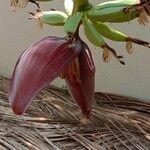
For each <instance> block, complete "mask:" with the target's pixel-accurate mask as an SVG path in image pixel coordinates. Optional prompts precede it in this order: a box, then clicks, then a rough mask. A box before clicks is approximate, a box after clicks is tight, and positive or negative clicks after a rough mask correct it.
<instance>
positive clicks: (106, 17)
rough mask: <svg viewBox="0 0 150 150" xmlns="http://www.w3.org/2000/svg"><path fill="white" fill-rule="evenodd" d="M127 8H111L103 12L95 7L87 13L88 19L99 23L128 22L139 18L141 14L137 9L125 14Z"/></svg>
mask: <svg viewBox="0 0 150 150" xmlns="http://www.w3.org/2000/svg"><path fill="white" fill-rule="evenodd" d="M126 8H127V7H109V8H105V9H101V10H97V9H95V8H94V7H93V8H92V9H90V10H89V11H87V15H88V17H90V18H92V19H93V20H95V21H99V22H112V23H113V22H114V23H121V22H128V21H130V20H133V19H135V18H137V17H138V15H139V13H138V12H137V11H136V9H132V10H130V11H129V12H125V9H126Z"/></svg>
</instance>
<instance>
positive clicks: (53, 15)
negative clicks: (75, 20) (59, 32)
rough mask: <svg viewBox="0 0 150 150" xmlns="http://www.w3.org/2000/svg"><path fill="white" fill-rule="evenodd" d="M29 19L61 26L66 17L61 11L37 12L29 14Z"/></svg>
mask: <svg viewBox="0 0 150 150" xmlns="http://www.w3.org/2000/svg"><path fill="white" fill-rule="evenodd" d="M30 14H31V19H36V20H38V21H40V22H41V23H45V24H49V25H53V26H63V25H64V24H65V22H66V20H67V18H68V16H67V15H66V14H65V13H64V12H62V11H39V12H38V13H36V14H34V13H30Z"/></svg>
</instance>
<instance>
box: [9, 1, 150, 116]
mask: <svg viewBox="0 0 150 150" xmlns="http://www.w3.org/2000/svg"><path fill="white" fill-rule="evenodd" d="M44 1H45V2H48V1H52V0H11V7H25V6H27V4H28V2H32V3H35V4H36V5H37V7H38V9H37V10H36V12H35V13H33V12H30V15H31V16H30V19H33V20H36V21H37V22H38V23H40V25H41V26H43V24H48V25H52V26H63V28H64V32H65V33H66V36H65V37H63V38H60V37H53V36H49V37H46V38H43V39H42V40H40V41H39V42H36V43H34V44H33V45H31V46H30V47H29V48H27V49H26V50H25V51H24V52H23V53H22V54H21V55H20V57H19V59H18V61H17V64H16V66H15V69H14V72H13V75H12V80H11V85H10V92H9V101H10V105H11V108H12V109H13V111H14V112H15V113H16V114H19V115H20V114H22V113H24V112H25V110H26V109H27V106H28V105H29V104H30V102H31V100H32V99H33V97H34V96H35V95H36V94H37V93H38V92H39V91H40V90H41V89H42V88H44V87H45V86H46V85H48V84H49V83H51V82H52V81H53V80H54V79H55V78H57V77H60V78H62V79H64V80H65V81H66V84H67V87H68V89H69V92H70V94H71V96H72V98H73V99H74V101H75V102H76V103H77V105H78V106H79V108H80V109H81V111H82V113H83V114H84V115H85V117H87V118H89V117H90V114H91V110H92V103H93V100H94V85H95V66H94V63H93V59H92V54H91V51H90V48H89V47H88V45H87V44H86V43H85V42H84V41H83V40H82V39H81V38H80V35H79V29H80V26H83V29H84V33H85V36H86V37H87V39H88V40H89V42H91V43H92V44H93V45H95V46H96V47H99V48H101V49H102V58H103V60H104V62H108V61H109V59H110V56H111V55H113V56H114V58H115V59H116V60H117V61H118V62H119V63H120V64H122V65H125V62H124V61H123V56H122V55H118V54H117V53H116V51H115V49H114V48H112V47H111V46H110V45H109V44H108V43H107V42H106V41H105V40H104V38H107V39H110V40H113V41H116V42H126V49H127V52H128V53H132V52H133V51H132V43H136V44H139V45H142V46H145V47H147V48H150V43H149V42H147V41H144V40H141V39H137V38H134V37H130V36H129V35H127V34H125V33H122V32H121V31H118V30H116V29H114V28H112V27H110V26H108V25H106V24H105V23H124V22H129V21H131V20H134V19H137V20H138V22H139V23H140V24H141V25H146V24H147V23H148V22H149V16H150V0H113V1H107V2H103V3H100V4H97V5H93V4H92V3H91V2H89V0H64V8H65V11H66V12H62V11H57V10H55V9H52V10H50V11H43V10H41V9H40V5H39V3H38V2H44Z"/></svg>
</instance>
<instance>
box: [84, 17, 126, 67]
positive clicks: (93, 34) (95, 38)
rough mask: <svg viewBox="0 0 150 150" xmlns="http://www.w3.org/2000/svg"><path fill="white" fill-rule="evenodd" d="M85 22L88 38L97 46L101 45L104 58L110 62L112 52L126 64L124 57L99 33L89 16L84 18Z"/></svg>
mask: <svg viewBox="0 0 150 150" xmlns="http://www.w3.org/2000/svg"><path fill="white" fill-rule="evenodd" d="M83 24H84V32H85V35H86V37H87V39H88V40H89V41H90V42H91V43H92V44H93V45H95V46H97V47H101V48H102V49H103V60H104V61H105V62H108V60H109V58H110V54H112V55H113V56H114V57H115V58H116V59H117V60H118V61H119V62H120V63H121V64H123V65H124V64H125V63H124V62H123V61H122V60H121V59H122V58H123V57H122V56H120V55H117V53H116V51H115V50H114V49H113V48H111V47H110V46H109V45H108V44H107V43H106V42H105V41H104V39H103V37H102V36H101V34H99V33H98V31H97V30H96V28H95V26H94V25H93V24H92V22H91V21H90V20H88V19H87V17H84V18H83Z"/></svg>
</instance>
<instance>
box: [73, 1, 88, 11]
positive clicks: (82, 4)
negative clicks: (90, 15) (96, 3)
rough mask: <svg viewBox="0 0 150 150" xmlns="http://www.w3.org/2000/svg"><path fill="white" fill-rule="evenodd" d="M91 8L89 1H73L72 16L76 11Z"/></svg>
mask: <svg viewBox="0 0 150 150" xmlns="http://www.w3.org/2000/svg"><path fill="white" fill-rule="evenodd" d="M89 8H91V4H90V3H89V0H74V8H73V14H74V13H76V12H77V11H82V10H87V9H89Z"/></svg>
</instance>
